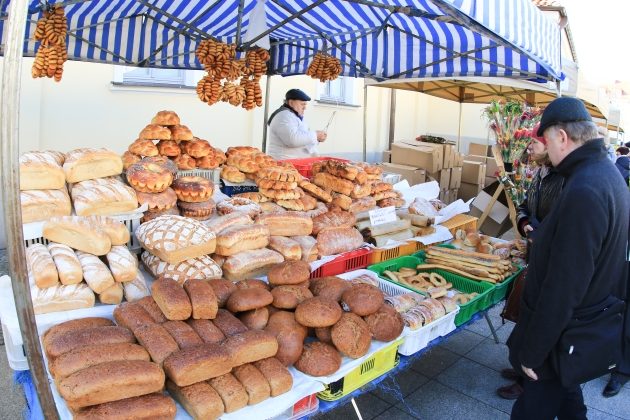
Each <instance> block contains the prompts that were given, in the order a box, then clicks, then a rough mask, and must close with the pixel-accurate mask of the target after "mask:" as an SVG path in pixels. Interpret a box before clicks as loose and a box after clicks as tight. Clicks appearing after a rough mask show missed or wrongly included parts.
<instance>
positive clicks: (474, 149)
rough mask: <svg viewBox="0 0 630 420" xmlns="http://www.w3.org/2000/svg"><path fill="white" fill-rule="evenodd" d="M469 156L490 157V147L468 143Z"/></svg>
mask: <svg viewBox="0 0 630 420" xmlns="http://www.w3.org/2000/svg"><path fill="white" fill-rule="evenodd" d="M468 154H469V155H478V156H486V157H487V156H492V146H490V145H488V144H479V143H470V144H469V145H468Z"/></svg>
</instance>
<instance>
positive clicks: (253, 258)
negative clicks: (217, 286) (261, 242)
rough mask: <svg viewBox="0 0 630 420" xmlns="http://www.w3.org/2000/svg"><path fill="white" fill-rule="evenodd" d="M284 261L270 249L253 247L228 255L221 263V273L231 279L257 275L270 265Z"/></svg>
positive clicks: (235, 279) (264, 271)
mask: <svg viewBox="0 0 630 420" xmlns="http://www.w3.org/2000/svg"><path fill="white" fill-rule="evenodd" d="M282 261H284V258H283V257H282V255H280V254H279V253H278V252H276V251H272V250H270V249H253V250H250V251H243V252H239V253H238V254H235V255H232V256H230V257H229V258H228V259H227V260H226V261H225V263H224V264H223V275H224V276H225V277H226V278H227V279H228V280H232V281H238V280H243V279H246V278H249V277H257V276H260V275H263V274H265V273H266V272H267V270H268V269H269V267H270V266H273V265H274V264H279V263H281V262H282Z"/></svg>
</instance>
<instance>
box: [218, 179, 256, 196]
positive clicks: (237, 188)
mask: <svg viewBox="0 0 630 420" xmlns="http://www.w3.org/2000/svg"><path fill="white" fill-rule="evenodd" d="M221 192H222V193H223V194H225V195H227V196H230V197H231V196H233V195H235V194H240V193H246V192H258V185H256V183H255V182H254V181H251V180H249V179H246V180H245V182H241V183H240V184H236V183H234V182H230V181H226V180H224V179H221Z"/></svg>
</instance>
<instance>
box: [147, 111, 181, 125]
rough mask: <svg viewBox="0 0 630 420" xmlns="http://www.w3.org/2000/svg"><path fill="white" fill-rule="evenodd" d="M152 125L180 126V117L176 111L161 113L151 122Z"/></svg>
mask: <svg viewBox="0 0 630 420" xmlns="http://www.w3.org/2000/svg"><path fill="white" fill-rule="evenodd" d="M151 124H157V125H179V116H178V115H177V114H176V113H175V112H174V111H159V112H158V113H157V114H156V115H155V117H153V119H152V120H151Z"/></svg>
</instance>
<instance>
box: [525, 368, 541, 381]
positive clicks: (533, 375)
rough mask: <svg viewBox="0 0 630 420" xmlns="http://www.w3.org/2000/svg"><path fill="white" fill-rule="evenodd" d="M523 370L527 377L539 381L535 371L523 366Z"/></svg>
mask: <svg viewBox="0 0 630 420" xmlns="http://www.w3.org/2000/svg"><path fill="white" fill-rule="evenodd" d="M521 369H523V372H524V373H525V375H527V376H528V377H529V378H530V379H531V380H532V381H537V380H538V375H536V372H534V369H530V368H528V367H525V366H523V365H521Z"/></svg>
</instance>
